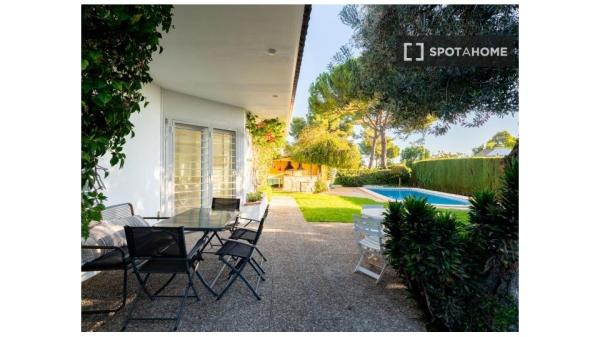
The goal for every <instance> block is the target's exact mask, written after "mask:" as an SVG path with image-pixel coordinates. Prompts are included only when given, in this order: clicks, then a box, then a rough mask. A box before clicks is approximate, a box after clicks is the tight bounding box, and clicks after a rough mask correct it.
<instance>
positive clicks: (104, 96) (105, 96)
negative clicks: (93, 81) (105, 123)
mask: <svg viewBox="0 0 600 337" xmlns="http://www.w3.org/2000/svg"><path fill="white" fill-rule="evenodd" d="M111 99H112V96H111V95H110V94H109V93H107V92H100V93H98V95H96V96H94V101H95V102H96V103H98V105H100V106H106V104H107V103H108V102H110V100H111Z"/></svg>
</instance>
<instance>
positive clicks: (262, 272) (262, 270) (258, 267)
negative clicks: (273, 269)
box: [252, 258, 267, 274]
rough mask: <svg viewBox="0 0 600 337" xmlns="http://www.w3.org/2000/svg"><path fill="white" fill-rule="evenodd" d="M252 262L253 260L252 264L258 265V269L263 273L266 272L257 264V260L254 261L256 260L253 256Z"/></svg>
mask: <svg viewBox="0 0 600 337" xmlns="http://www.w3.org/2000/svg"><path fill="white" fill-rule="evenodd" d="M252 262H254V264H255V265H256V266H257V267H258V269H260V271H261V272H262V273H263V274H266V273H267V272H265V270H264V269H262V267H261V266H260V264H259V263H258V262H256V260H255V259H254V258H252Z"/></svg>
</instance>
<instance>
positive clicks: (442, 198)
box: [364, 186, 471, 208]
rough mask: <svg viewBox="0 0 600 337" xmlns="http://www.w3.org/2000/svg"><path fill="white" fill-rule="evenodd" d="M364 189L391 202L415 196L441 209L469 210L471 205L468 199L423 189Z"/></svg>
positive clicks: (371, 187)
mask: <svg viewBox="0 0 600 337" xmlns="http://www.w3.org/2000/svg"><path fill="white" fill-rule="evenodd" d="M364 189H365V190H367V191H368V192H371V193H375V194H378V195H379V196H380V197H384V198H388V199H391V200H402V199H404V198H406V197H408V196H415V197H419V198H426V199H427V201H428V202H429V203H431V204H433V205H435V206H441V207H452V208H467V207H469V205H470V204H471V203H470V202H469V199H467V198H466V197H461V196H458V195H457V196H454V195H452V194H448V193H442V192H437V191H430V190H425V189H421V188H410V187H376V186H369V187H364Z"/></svg>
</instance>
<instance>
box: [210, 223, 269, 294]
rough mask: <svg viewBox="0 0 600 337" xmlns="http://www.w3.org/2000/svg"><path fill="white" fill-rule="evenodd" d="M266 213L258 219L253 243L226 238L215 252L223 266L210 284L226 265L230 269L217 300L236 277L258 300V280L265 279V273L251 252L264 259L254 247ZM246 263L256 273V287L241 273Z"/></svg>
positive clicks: (260, 233) (260, 232)
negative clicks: (227, 279)
mask: <svg viewBox="0 0 600 337" xmlns="http://www.w3.org/2000/svg"><path fill="white" fill-rule="evenodd" d="M267 214H268V213H267V212H265V215H264V216H263V217H262V219H261V220H260V224H259V225H258V229H257V231H256V235H255V237H254V240H253V241H252V242H253V243H249V242H244V241H240V240H232V239H227V240H225V242H224V244H223V246H222V247H221V248H220V249H219V250H218V251H217V252H216V253H215V254H216V255H218V256H219V260H220V261H221V262H223V264H224V266H223V268H221V270H220V271H219V274H218V275H217V277H216V278H215V280H214V281H213V283H212V284H213V285H214V284H215V283H216V281H217V279H218V278H219V277H220V276H221V273H222V271H223V270H224V268H225V267H228V268H229V269H230V271H229V282H227V285H225V287H224V288H223V290H222V291H221V292H220V293H219V295H218V296H217V300H219V299H220V298H221V297H223V295H224V294H225V293H226V292H227V290H228V289H229V287H231V285H232V284H233V283H234V282H235V281H236V280H237V279H238V278H240V279H241V280H242V281H243V282H244V283H245V284H246V286H247V287H248V288H249V289H250V290H251V291H252V294H254V296H255V297H256V299H258V300H260V296H259V294H258V291H257V290H258V285H259V284H260V281H264V280H265V278H264V277H263V275H264V274H265V271H264V270H263V269H262V267H261V266H260V265H259V264H258V263H256V260H255V259H254V258H253V257H252V254H253V253H254V251H257V252H258V253H259V254H260V255H261V257H262V258H263V260H264V261H266V258H265V257H264V255H263V254H262V253H261V252H260V251H259V250H258V248H257V247H256V244H257V243H258V240H259V239H260V236H261V235H262V231H263V227H264V223H265V220H266V215H267ZM228 260H230V261H228ZM230 262H234V264H232V263H230ZM247 265H250V266H251V267H252V269H254V271H255V272H256V274H257V275H258V279H257V283H256V287H253V286H252V285H251V284H250V282H249V281H248V280H247V279H246V278H245V277H244V275H242V272H243V271H244V269H245V268H246V266H247Z"/></svg>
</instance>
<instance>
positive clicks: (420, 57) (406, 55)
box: [404, 42, 425, 62]
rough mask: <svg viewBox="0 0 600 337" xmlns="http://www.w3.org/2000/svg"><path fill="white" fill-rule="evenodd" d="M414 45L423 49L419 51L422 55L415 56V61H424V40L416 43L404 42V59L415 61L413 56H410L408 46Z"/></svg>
mask: <svg viewBox="0 0 600 337" xmlns="http://www.w3.org/2000/svg"><path fill="white" fill-rule="evenodd" d="M413 46H415V47H419V48H420V50H421V52H420V53H419V55H420V56H419V57H416V58H414V61H417V62H423V61H424V60H425V45H424V43H422V42H416V43H412V42H405V43H404V61H407V62H412V61H413V58H412V57H408V47H413ZM413 48H414V47H413Z"/></svg>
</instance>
